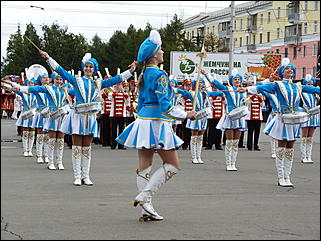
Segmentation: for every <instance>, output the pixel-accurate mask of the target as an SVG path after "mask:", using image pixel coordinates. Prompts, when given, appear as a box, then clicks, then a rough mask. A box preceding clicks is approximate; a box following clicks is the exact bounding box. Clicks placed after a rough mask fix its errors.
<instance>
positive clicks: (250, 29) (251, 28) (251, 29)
mask: <svg viewBox="0 0 321 241" xmlns="http://www.w3.org/2000/svg"><path fill="white" fill-rule="evenodd" d="M256 31H257V25H249V26H247V32H248V33H256Z"/></svg>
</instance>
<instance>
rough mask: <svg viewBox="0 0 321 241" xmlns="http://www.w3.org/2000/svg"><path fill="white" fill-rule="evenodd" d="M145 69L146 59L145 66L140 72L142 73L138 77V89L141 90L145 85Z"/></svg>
mask: <svg viewBox="0 0 321 241" xmlns="http://www.w3.org/2000/svg"><path fill="white" fill-rule="evenodd" d="M145 69H146V62H145V61H144V66H143V69H142V72H141V73H140V75H139V77H138V83H137V89H138V90H139V91H140V89H141V88H142V87H143V85H144V80H143V74H144V71H145Z"/></svg>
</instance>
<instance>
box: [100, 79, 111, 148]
mask: <svg viewBox="0 0 321 241" xmlns="http://www.w3.org/2000/svg"><path fill="white" fill-rule="evenodd" d="M105 78H106V77H105ZM101 97H102V99H103V108H102V110H101V128H100V140H101V144H102V146H110V144H111V138H110V136H111V128H110V116H109V115H110V107H111V100H110V99H109V97H108V88H103V89H102V94H101Z"/></svg>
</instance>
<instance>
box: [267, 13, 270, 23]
mask: <svg viewBox="0 0 321 241" xmlns="http://www.w3.org/2000/svg"><path fill="white" fill-rule="evenodd" d="M270 22H271V12H268V18H267V23H270Z"/></svg>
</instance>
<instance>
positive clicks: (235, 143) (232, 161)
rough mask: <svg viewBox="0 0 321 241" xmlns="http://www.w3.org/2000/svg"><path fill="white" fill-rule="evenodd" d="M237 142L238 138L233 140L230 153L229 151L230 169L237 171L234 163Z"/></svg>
mask: <svg viewBox="0 0 321 241" xmlns="http://www.w3.org/2000/svg"><path fill="white" fill-rule="evenodd" d="M238 144H239V140H233V146H232V153H231V166H232V171H237V168H236V166H235V163H236V158H237V153H238V150H239V147H238Z"/></svg>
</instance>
